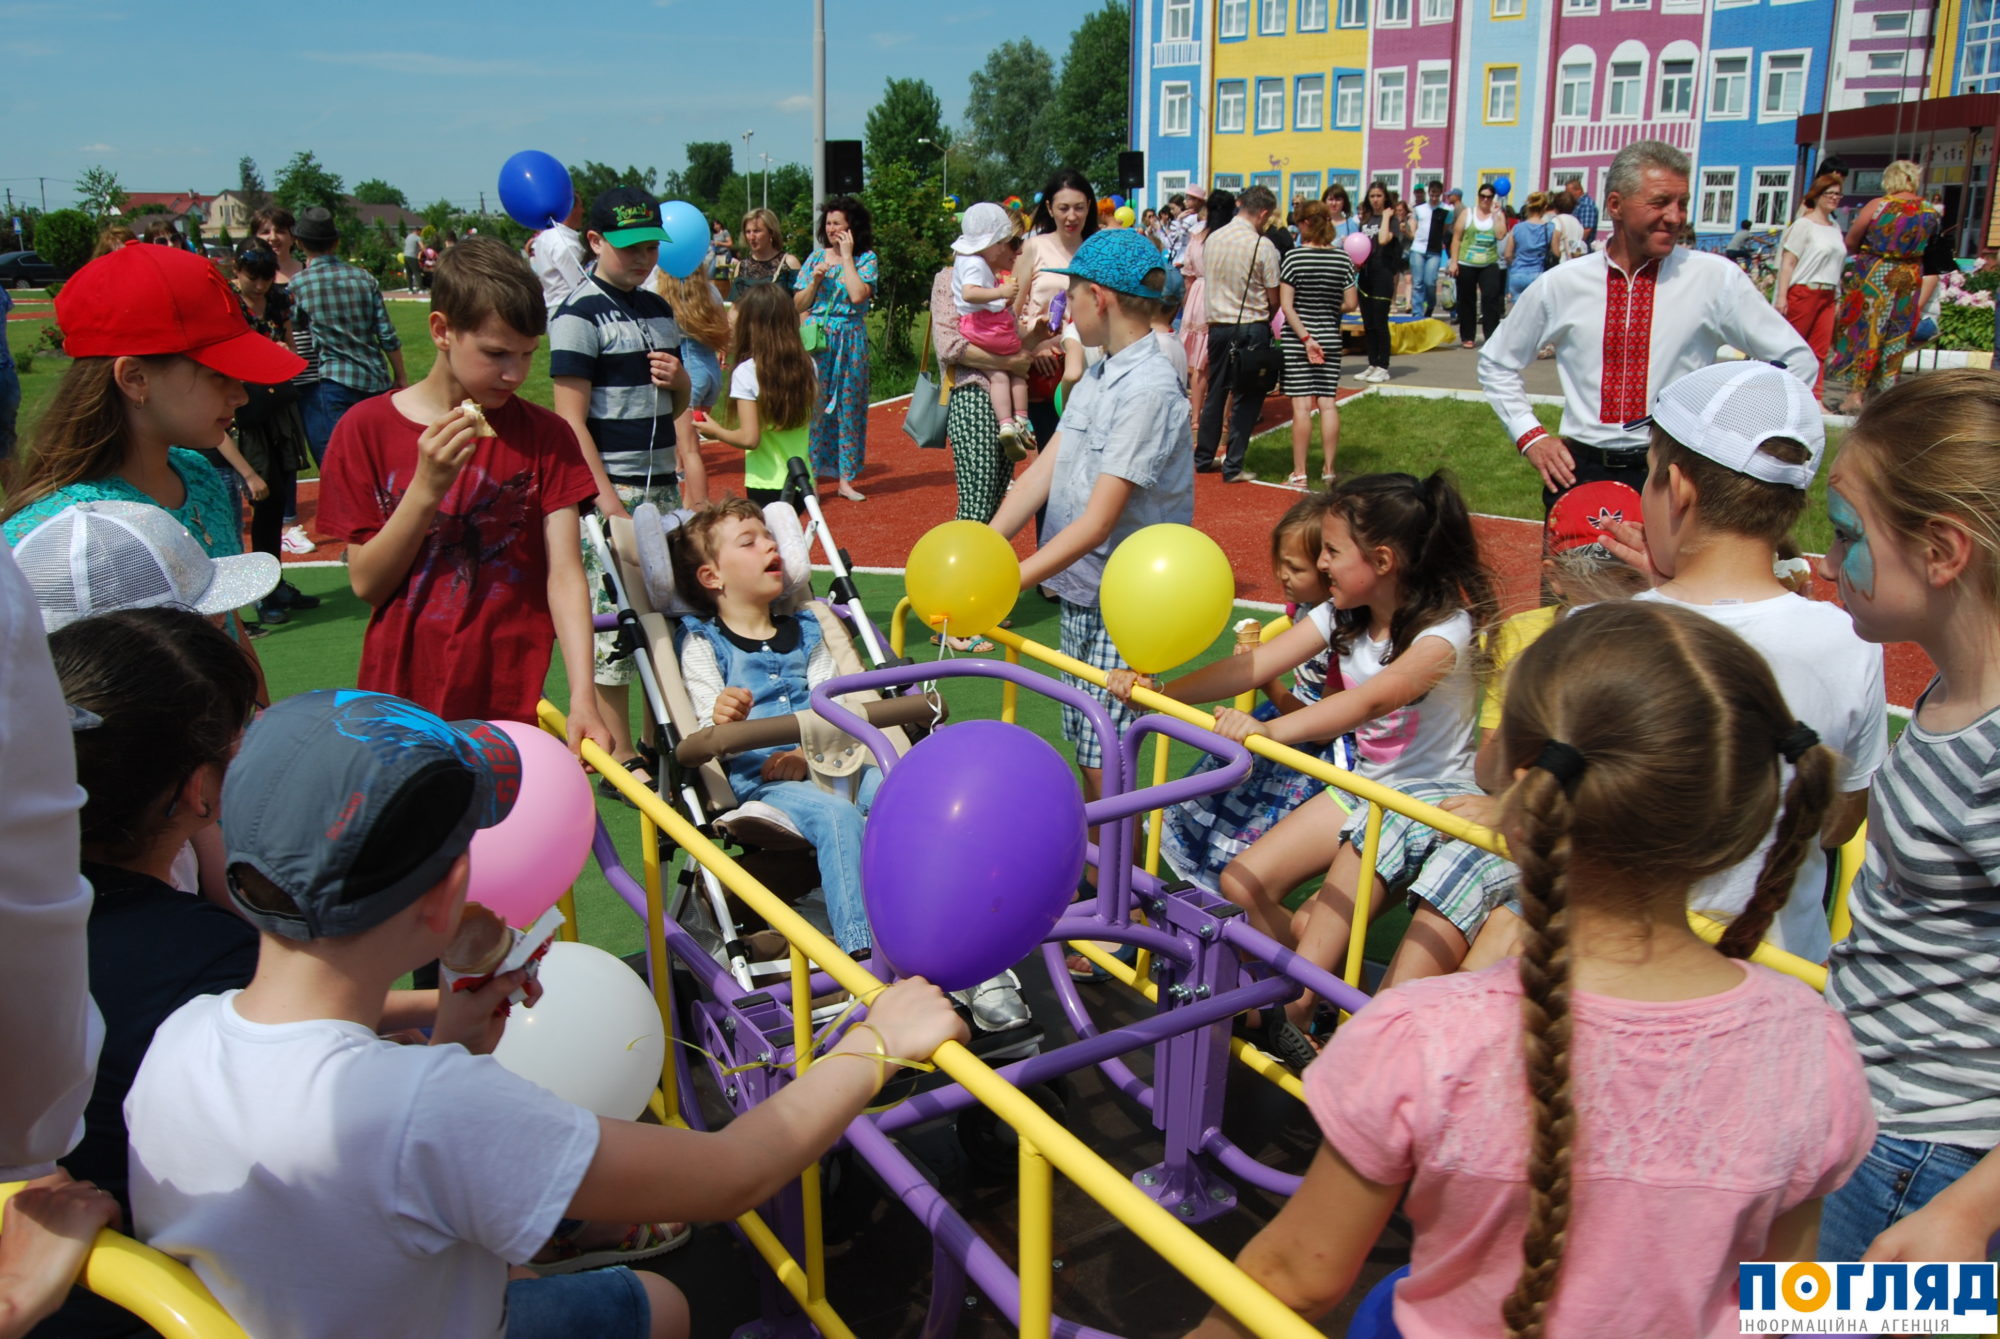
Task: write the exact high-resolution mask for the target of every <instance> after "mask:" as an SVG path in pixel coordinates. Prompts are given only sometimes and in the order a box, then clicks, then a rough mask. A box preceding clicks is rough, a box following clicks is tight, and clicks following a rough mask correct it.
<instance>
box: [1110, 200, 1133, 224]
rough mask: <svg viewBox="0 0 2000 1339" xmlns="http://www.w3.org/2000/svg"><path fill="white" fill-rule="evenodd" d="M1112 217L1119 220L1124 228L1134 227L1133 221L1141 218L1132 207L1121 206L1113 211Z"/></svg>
mask: <svg viewBox="0 0 2000 1339" xmlns="http://www.w3.org/2000/svg"><path fill="white" fill-rule="evenodd" d="M1111 217H1112V218H1115V219H1117V220H1118V222H1119V223H1120V224H1121V225H1122V226H1124V227H1127V228H1129V227H1131V226H1132V222H1133V220H1134V219H1137V218H1138V217H1139V216H1138V215H1137V214H1134V213H1133V212H1132V206H1130V205H1120V206H1118V208H1117V209H1115V210H1113V211H1112V214H1111Z"/></svg>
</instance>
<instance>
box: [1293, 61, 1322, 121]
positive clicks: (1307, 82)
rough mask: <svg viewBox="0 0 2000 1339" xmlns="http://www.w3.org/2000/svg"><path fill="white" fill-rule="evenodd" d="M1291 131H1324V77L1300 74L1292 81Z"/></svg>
mask: <svg viewBox="0 0 2000 1339" xmlns="http://www.w3.org/2000/svg"><path fill="white" fill-rule="evenodd" d="M1292 129H1294V130H1324V129H1326V76H1325V75H1323V74H1302V75H1299V76H1298V77H1297V78H1295V79H1293V80H1292Z"/></svg>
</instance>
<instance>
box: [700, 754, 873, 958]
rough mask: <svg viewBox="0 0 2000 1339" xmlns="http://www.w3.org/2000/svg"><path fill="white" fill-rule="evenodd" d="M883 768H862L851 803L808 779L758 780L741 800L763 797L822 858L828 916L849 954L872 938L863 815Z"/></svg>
mask: <svg viewBox="0 0 2000 1339" xmlns="http://www.w3.org/2000/svg"><path fill="white" fill-rule="evenodd" d="M881 785H882V773H881V772H880V771H878V770H876V769H875V768H873V767H864V768H863V769H862V770H861V786H860V789H858V790H857V791H856V792H855V796H854V802H853V803H852V804H850V803H848V802H847V801H846V800H843V799H841V798H840V796H838V795H832V794H829V793H827V792H826V791H823V790H821V789H820V788H819V787H818V786H815V785H814V784H813V783H812V782H810V781H760V782H758V783H757V784H756V785H754V786H752V787H750V788H748V789H747V790H746V789H744V788H743V787H742V786H741V785H739V786H738V787H737V791H736V795H737V798H738V799H741V800H745V801H748V800H762V801H763V802H764V803H766V804H768V805H770V806H771V807H772V808H774V809H779V810H782V811H783V812H784V814H785V816H786V817H787V818H789V819H791V820H792V822H793V823H794V824H796V825H797V826H798V829H799V835H800V836H802V837H804V838H805V839H806V840H807V841H809V842H811V843H812V846H813V853H814V854H815V855H817V856H818V857H819V886H820V890H821V891H822V892H824V893H825V894H826V914H827V919H828V920H830V921H831V922H832V923H833V938H834V942H835V943H837V944H839V945H840V946H841V948H843V949H844V950H846V951H847V952H848V953H860V952H862V951H863V950H865V949H866V948H867V947H868V946H869V945H870V944H871V943H873V942H874V940H873V937H872V936H871V935H870V934H869V932H868V909H867V908H866V907H865V906H864V905H863V904H862V901H861V820H862V818H863V816H864V815H866V814H867V812H868V807H869V806H870V805H872V804H874V803H875V792H876V791H877V790H879V789H880V788H881Z"/></svg>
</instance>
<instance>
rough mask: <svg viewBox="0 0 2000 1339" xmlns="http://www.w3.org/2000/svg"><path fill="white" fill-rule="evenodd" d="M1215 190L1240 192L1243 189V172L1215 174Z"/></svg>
mask: <svg viewBox="0 0 2000 1339" xmlns="http://www.w3.org/2000/svg"><path fill="white" fill-rule="evenodd" d="M1215 189H1216V190H1218V191H1240V190H1242V189H1243V174H1242V173H1241V172H1218V173H1216V174H1215Z"/></svg>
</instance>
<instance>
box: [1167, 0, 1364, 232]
mask: <svg viewBox="0 0 2000 1339" xmlns="http://www.w3.org/2000/svg"><path fill="white" fill-rule="evenodd" d="M1367 14H1368V9H1367V5H1366V3H1365V0H1212V4H1211V7H1210V22H1211V24H1212V25H1213V28H1212V31H1211V32H1210V34H1209V41H1210V45H1209V51H1210V53H1211V60H1212V64H1211V72H1210V87H1209V90H1208V93H1209V102H1208V117H1207V121H1208V124H1207V125H1206V126H1205V127H1204V129H1203V133H1205V134H1206V135H1207V136H1208V149H1209V152H1208V162H1209V165H1210V168H1209V170H1210V177H1211V180H1212V181H1213V183H1214V185H1216V186H1217V187H1221V188H1224V189H1228V190H1242V189H1243V188H1244V187H1247V186H1252V185H1263V186H1268V187H1270V188H1271V190H1272V191H1273V192H1274V193H1276V195H1277V197H1278V200H1279V206H1280V208H1281V209H1282V208H1283V207H1284V206H1285V204H1286V203H1287V202H1288V201H1290V200H1292V199H1294V198H1297V197H1300V196H1311V197H1313V198H1315V199H1317V198H1318V196H1319V194H1320V192H1321V191H1322V190H1324V189H1325V188H1326V187H1327V186H1328V185H1330V184H1332V183H1334V182H1340V183H1341V184H1343V185H1345V186H1346V187H1347V190H1348V194H1349V195H1350V196H1355V197H1358V196H1359V194H1360V189H1359V184H1360V179H1361V166H1362V153H1363V140H1362V128H1363V124H1364V121H1365V113H1366V109H1367V100H1368V27H1367Z"/></svg>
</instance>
